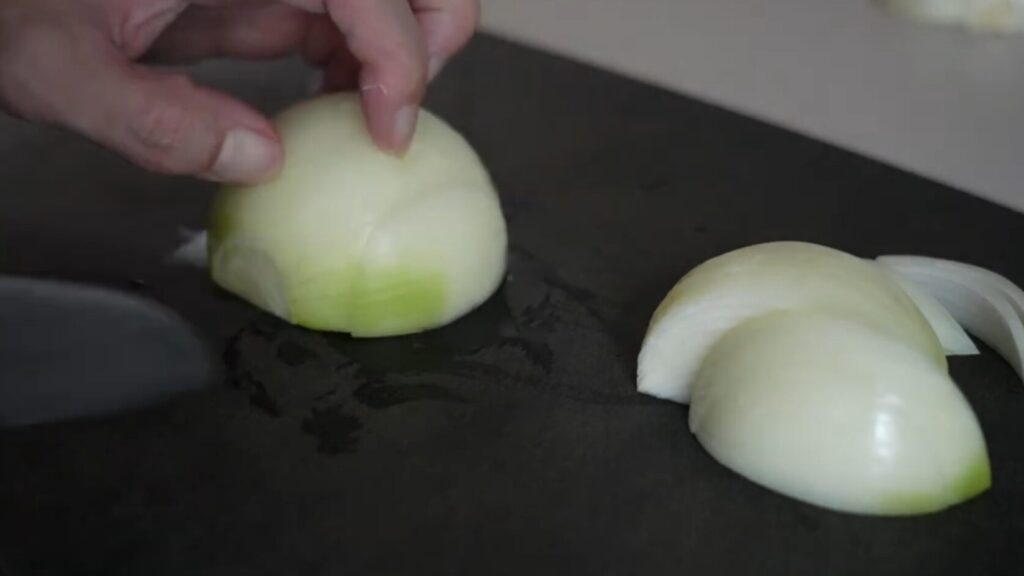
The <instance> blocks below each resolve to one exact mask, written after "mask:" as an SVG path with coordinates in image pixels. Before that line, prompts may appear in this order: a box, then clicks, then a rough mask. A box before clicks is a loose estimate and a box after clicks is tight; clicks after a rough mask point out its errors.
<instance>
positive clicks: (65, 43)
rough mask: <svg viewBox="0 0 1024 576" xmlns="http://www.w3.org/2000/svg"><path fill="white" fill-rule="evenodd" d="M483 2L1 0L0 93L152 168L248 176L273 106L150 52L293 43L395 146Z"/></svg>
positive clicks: (221, 51) (221, 52)
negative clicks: (186, 72)
mask: <svg viewBox="0 0 1024 576" xmlns="http://www.w3.org/2000/svg"><path fill="white" fill-rule="evenodd" d="M478 13H479V5H478V0H284V1H276V2H275V1H271V0H192V1H190V0H3V1H2V2H0V106H2V107H3V108H4V109H5V110H6V111H8V112H10V113H11V114H13V115H16V116H19V117H21V118H24V119H27V120H29V121H32V122H37V123H41V124H47V125H53V126H58V127H60V128H64V129H67V130H71V131H74V132H78V133H80V134H83V135H84V136H86V137H88V138H90V139H92V140H93V141H96V142H98V143H99V144H101V145H104V146H106V147H108V148H111V149H113V150H115V151H117V152H119V153H121V154H123V155H124V156H125V157H127V158H128V159H129V160H131V161H133V162H135V163H136V164H138V165H140V166H143V167H145V168H147V169H150V170H154V171H158V172H163V173H169V174H188V175H195V176H199V177H202V178H206V179H210V180H215V181H229V182H256V181H260V180H263V179H265V178H266V177H268V176H270V175H272V174H273V173H274V172H275V171H276V169H277V168H278V167H279V165H280V163H281V160H282V158H283V151H282V149H281V143H280V140H279V138H278V136H277V134H276V133H275V131H274V128H273V126H272V125H271V123H270V122H269V120H267V119H266V118H264V117H263V116H262V115H261V114H260V113H259V112H257V111H256V110H254V109H253V108H252V107H250V106H248V105H246V104H244V103H242V102H240V101H238V100H236V99H234V98H231V97H229V96H228V95H226V94H222V93H220V92H216V91H214V90H210V89H208V88H204V87H201V86H197V85H195V84H194V83H193V82H192V81H191V80H189V79H188V78H187V77H185V76H183V75H180V74H170V73H166V72H161V71H157V70H155V69H153V68H151V67H148V66H147V65H146V64H147V63H183V62H191V61H195V60H201V59H204V58H212V57H218V58H223V57H230V58H247V59H249V58H272V57H279V56H284V55H287V54H291V53H295V52H300V53H302V54H303V56H304V57H305V58H306V60H307V61H308V62H310V63H311V64H314V65H316V66H318V67H321V68H322V69H323V70H324V88H325V89H326V90H329V91H336V90H343V89H354V88H359V89H360V90H361V93H362V99H363V109H364V113H365V116H366V120H367V126H368V128H369V130H370V133H371V134H372V135H373V137H374V140H375V141H376V142H377V144H378V145H379V146H380V147H381V148H382V149H385V150H389V151H394V152H401V151H402V150H404V148H405V147H406V146H408V143H409V140H410V139H411V136H412V133H413V131H414V127H415V123H416V117H417V111H418V109H419V104H420V101H421V99H422V97H423V93H424V90H425V86H426V84H427V82H428V81H429V79H430V78H431V77H432V76H433V75H434V74H436V72H437V71H438V70H440V68H441V66H442V65H443V63H444V61H445V59H447V58H449V57H451V56H452V55H453V54H454V53H455V52H457V51H458V50H459V49H461V48H462V46H463V45H464V44H465V43H466V42H467V41H468V40H469V38H470V37H471V35H472V34H473V31H474V30H475V27H476V23H477V19H478Z"/></svg>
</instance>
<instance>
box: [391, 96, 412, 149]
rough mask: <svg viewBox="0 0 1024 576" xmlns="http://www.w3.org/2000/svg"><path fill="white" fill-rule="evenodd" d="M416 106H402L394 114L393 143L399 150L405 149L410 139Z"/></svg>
mask: <svg viewBox="0 0 1024 576" xmlns="http://www.w3.org/2000/svg"><path fill="white" fill-rule="evenodd" d="M416 112H417V110H416V107H415V106H404V107H402V108H401V109H400V110H399V111H398V113H397V114H395V127H394V132H393V134H394V143H395V146H396V147H397V148H398V149H400V150H405V149H406V148H407V147H408V145H409V142H410V141H411V140H412V135H413V131H415V129H416Z"/></svg>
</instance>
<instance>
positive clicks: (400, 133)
mask: <svg viewBox="0 0 1024 576" xmlns="http://www.w3.org/2000/svg"><path fill="white" fill-rule="evenodd" d="M360 91H361V93H362V100H363V109H364V114H365V116H366V121H367V127H368V129H369V131H370V135H371V136H372V137H373V140H374V142H375V143H376V144H377V146H378V147H379V148H380V149H381V150H383V151H385V152H388V153H391V154H394V155H396V156H401V155H404V154H405V152H406V151H407V150H408V149H409V146H410V144H411V142H412V138H413V135H414V134H415V132H416V122H417V119H418V117H419V106H417V105H415V104H403V103H400V102H396V101H395V100H394V99H393V98H392V97H391V96H392V95H391V94H390V93H389V92H388V90H387V88H386V87H385V86H383V85H381V84H368V85H364V86H363V87H362V88H361V89H360Z"/></svg>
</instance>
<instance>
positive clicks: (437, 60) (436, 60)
mask: <svg viewBox="0 0 1024 576" xmlns="http://www.w3.org/2000/svg"><path fill="white" fill-rule="evenodd" d="M444 65H445V59H444V58H442V57H440V56H431V57H430V62H428V63H427V77H428V78H429V79H430V80H433V79H434V78H437V75H438V74H440V73H441V70H442V69H443V68H444Z"/></svg>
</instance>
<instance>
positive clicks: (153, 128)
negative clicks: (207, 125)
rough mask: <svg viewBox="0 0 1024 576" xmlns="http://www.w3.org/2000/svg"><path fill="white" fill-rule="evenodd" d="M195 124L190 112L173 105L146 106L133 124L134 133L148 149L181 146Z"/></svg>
mask: <svg viewBox="0 0 1024 576" xmlns="http://www.w3.org/2000/svg"><path fill="white" fill-rule="evenodd" d="M192 127H193V122H192V120H191V118H190V115H189V114H188V112H187V111H186V110H185V109H184V108H182V107H180V106H176V105H173V104H166V103H160V104H146V106H145V108H144V109H143V110H142V111H140V112H139V114H138V115H137V116H136V118H135V122H134V123H133V124H132V131H133V133H134V134H135V136H137V137H138V139H139V141H140V142H141V143H142V145H143V146H145V147H147V148H160V149H166V148H174V147H177V146H180V144H181V142H182V140H184V139H185V137H186V136H187V134H188V132H189V131H190V130H191V129H192Z"/></svg>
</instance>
